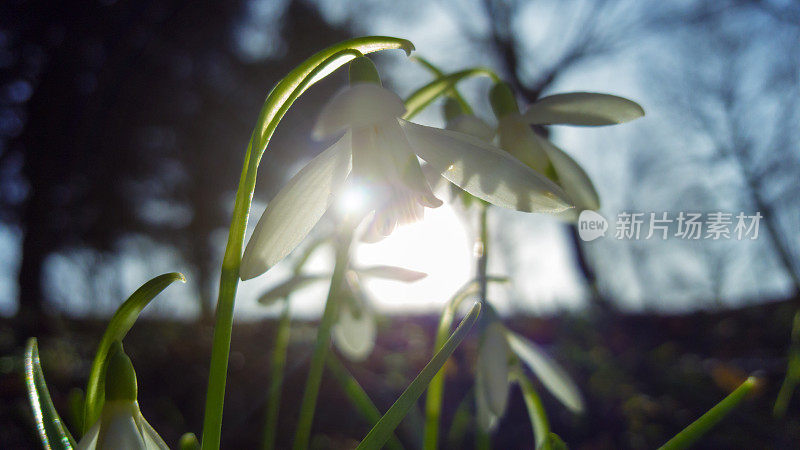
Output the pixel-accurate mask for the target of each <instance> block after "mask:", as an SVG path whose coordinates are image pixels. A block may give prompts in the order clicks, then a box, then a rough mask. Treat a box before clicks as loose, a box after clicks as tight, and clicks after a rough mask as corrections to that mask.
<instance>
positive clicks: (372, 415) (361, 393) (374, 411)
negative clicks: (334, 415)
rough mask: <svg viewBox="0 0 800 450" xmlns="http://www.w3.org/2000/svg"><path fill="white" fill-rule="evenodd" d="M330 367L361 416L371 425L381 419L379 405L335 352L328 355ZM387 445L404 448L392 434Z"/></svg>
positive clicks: (388, 446)
mask: <svg viewBox="0 0 800 450" xmlns="http://www.w3.org/2000/svg"><path fill="white" fill-rule="evenodd" d="M328 369H330V371H331V372H332V373H333V376H334V378H336V381H338V382H339V386H341V387H342V389H343V390H344V392H345V394H347V398H348V399H349V400H350V403H352V404H353V406H355V408H356V410H358V413H359V414H361V417H363V418H364V419H366V420H367V421H368V422H369V424H370V425H375V424H376V423H378V421H379V420H380V419H381V412H380V411H379V410H378V407H377V406H375V404H374V403H373V402H372V400H371V399H370V398H369V395H368V394H367V392H366V391H365V390H364V388H362V387H361V385H360V384H359V383H358V380H356V379H355V377H354V376H353V375H352V374H351V373H350V372H349V371H348V370H347V368H346V367H345V366H344V364H342V362H341V361H339V358H338V357H337V356H336V354H334V353H330V354H329V355H328ZM386 447H387V448H390V449H395V450H397V449H402V448H403V445H402V444H401V443H400V441H399V440H398V439H397V437H396V436H395V435H394V433H393V434H392V436H391V437H390V438H389V441H388V442H386Z"/></svg>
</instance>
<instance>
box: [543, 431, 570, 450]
mask: <svg viewBox="0 0 800 450" xmlns="http://www.w3.org/2000/svg"><path fill="white" fill-rule="evenodd" d="M545 448H547V449H549V450H569V447H567V444H565V443H564V441H563V440H562V439H561V438H560V437H559V436H558V435H557V434H555V433H552V432H551V433H550V434H549V435H548V437H547V442H546V443H545Z"/></svg>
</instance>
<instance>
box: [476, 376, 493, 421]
mask: <svg viewBox="0 0 800 450" xmlns="http://www.w3.org/2000/svg"><path fill="white" fill-rule="evenodd" d="M487 397H488V393H487V392H486V383H484V381H483V372H481V370H478V371H477V372H476V376H475V415H476V416H478V417H477V419H478V426H479V427H480V428H481V430H483V431H487V432H488V431H492V430H493V429H494V428H495V427H497V424H498V418H497V415H495V413H493V412H492V409H491V408H490V407H489V400H488V399H487Z"/></svg>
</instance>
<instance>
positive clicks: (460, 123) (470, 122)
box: [447, 114, 495, 142]
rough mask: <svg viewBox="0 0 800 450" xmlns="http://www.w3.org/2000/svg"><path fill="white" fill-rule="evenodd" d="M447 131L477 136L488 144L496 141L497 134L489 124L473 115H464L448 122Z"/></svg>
mask: <svg viewBox="0 0 800 450" xmlns="http://www.w3.org/2000/svg"><path fill="white" fill-rule="evenodd" d="M447 129H448V130H453V131H458V132H459V133H464V134H468V135H470V136H475V137H476V138H478V139H483V140H484V141H487V142H491V141H492V139H494V133H495V129H494V128H492V127H491V126H490V125H489V124H488V123H486V122H484V121H483V120H481V119H479V118H478V117H476V116H474V115H472V114H463V115H460V116H458V117H456V118H455V119H453V120H451V121H449V122H447Z"/></svg>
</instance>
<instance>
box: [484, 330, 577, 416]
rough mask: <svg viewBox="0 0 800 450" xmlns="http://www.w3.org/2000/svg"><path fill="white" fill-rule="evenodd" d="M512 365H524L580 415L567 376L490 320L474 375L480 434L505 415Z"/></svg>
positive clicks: (536, 349)
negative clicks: (519, 363)
mask: <svg viewBox="0 0 800 450" xmlns="http://www.w3.org/2000/svg"><path fill="white" fill-rule="evenodd" d="M515 361H521V362H522V363H524V364H525V365H526V366H527V367H528V368H529V369H530V370H531V371H532V372H533V373H534V374H535V375H536V376H537V378H538V379H539V381H541V383H542V385H543V386H544V387H545V388H546V389H547V390H548V391H550V393H551V394H553V396H554V397H556V398H557V399H558V400H559V401H560V402H561V403H562V404H564V406H566V407H567V408H568V409H570V410H571V411H573V412H576V413H580V412H582V411H583V399H582V397H581V393H580V391H579V390H578V387H577V386H576V385H575V383H574V382H573V381H572V380H571V379H570V377H569V375H568V374H567V372H566V371H565V370H564V369H562V368H561V367H560V366H559V365H558V363H556V362H555V361H553V360H552V359H551V358H550V357H549V356H547V354H546V353H545V352H544V351H543V350H542V349H540V348H539V347H538V346H537V345H536V344H534V343H533V342H531V341H529V340H528V339H525V338H524V337H522V336H520V335H518V334H516V333H514V332H512V331H510V330H509V329H507V328H506V327H505V326H504V325H503V324H502V323H501V322H500V321H499V320H496V319H492V321H491V322H490V323H489V324H488V325H487V326H486V328H485V329H484V331H483V334H482V336H481V342H480V345H479V347H478V361H477V367H476V374H475V396H476V409H477V416H478V423H479V425H480V426H481V428H482V429H483V430H484V431H491V430H492V429H493V428H494V427H495V426H496V425H497V423H498V422H499V419H500V418H501V417H503V414H505V410H506V406H507V404H508V392H509V388H510V383H511V379H512V377H511V373H512V369H513V365H514V364H516V362H515Z"/></svg>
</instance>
